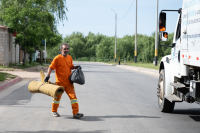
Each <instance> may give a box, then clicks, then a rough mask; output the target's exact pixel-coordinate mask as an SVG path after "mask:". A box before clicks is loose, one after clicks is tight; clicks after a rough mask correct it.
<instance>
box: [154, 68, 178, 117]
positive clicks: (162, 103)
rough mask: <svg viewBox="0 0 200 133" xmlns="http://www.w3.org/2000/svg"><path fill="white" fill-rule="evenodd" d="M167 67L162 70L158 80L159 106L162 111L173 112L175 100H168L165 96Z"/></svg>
mask: <svg viewBox="0 0 200 133" xmlns="http://www.w3.org/2000/svg"><path fill="white" fill-rule="evenodd" d="M164 95H165V69H162V70H161V71H160V75H159V80H158V106H159V109H160V111H161V112H166V113H171V112H172V111H173V110H174V105H175V102H172V103H171V102H170V101H168V100H167V99H166V98H165V97H164Z"/></svg>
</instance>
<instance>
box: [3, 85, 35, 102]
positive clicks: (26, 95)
mask: <svg viewBox="0 0 200 133" xmlns="http://www.w3.org/2000/svg"><path fill="white" fill-rule="evenodd" d="M28 84H29V83H27V84H25V85H23V86H22V87H21V88H19V89H17V90H15V91H13V92H12V93H11V94H9V95H8V96H7V97H5V98H3V99H1V100H0V105H24V104H26V103H28V102H29V101H30V99H31V97H32V95H33V94H32V93H30V92H29V91H28V89H27V88H28Z"/></svg>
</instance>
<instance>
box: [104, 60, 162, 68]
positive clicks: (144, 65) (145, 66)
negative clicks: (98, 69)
mask: <svg viewBox="0 0 200 133" xmlns="http://www.w3.org/2000/svg"><path fill="white" fill-rule="evenodd" d="M104 63H108V64H113V65H118V64H119V61H117V63H115V62H114V61H109V62H104ZM120 64H121V65H127V66H135V67H143V68H150V69H155V70H159V65H157V66H155V65H154V64H153V63H142V62H137V63H134V62H127V63H126V64H124V62H123V61H122V62H121V63H120Z"/></svg>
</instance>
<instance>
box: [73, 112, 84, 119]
mask: <svg viewBox="0 0 200 133" xmlns="http://www.w3.org/2000/svg"><path fill="white" fill-rule="evenodd" d="M73 117H74V118H76V119H78V118H81V117H83V114H81V113H77V114H75V115H74V116H73Z"/></svg>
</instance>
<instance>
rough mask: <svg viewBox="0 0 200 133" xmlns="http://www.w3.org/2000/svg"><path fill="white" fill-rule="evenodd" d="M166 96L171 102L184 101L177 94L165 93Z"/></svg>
mask: <svg viewBox="0 0 200 133" xmlns="http://www.w3.org/2000/svg"><path fill="white" fill-rule="evenodd" d="M165 98H166V99H167V100H169V101H170V102H182V101H183V100H182V99H181V98H180V97H177V96H176V95H165Z"/></svg>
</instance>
